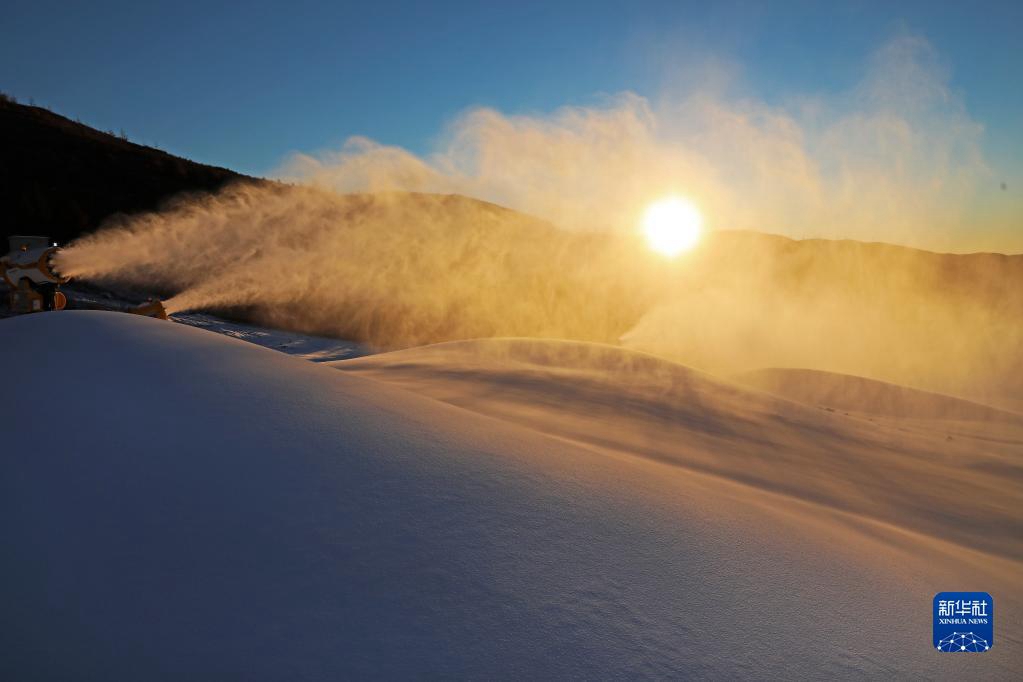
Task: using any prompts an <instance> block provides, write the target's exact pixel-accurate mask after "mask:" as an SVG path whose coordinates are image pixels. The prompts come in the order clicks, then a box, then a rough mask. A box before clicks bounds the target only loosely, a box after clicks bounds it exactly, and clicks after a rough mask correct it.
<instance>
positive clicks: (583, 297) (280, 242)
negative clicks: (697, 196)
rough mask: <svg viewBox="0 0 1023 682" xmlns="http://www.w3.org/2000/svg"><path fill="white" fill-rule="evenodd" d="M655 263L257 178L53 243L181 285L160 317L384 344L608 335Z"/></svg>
mask: <svg viewBox="0 0 1023 682" xmlns="http://www.w3.org/2000/svg"><path fill="white" fill-rule="evenodd" d="M630 250H634V251H636V253H635V254H634V255H633V256H632V257H630V255H629V251H630ZM655 260H657V259H656V258H653V257H652V256H651V254H649V253H648V252H647V251H646V250H645V249H643V248H642V247H641V245H640V244H639V243H638V240H636V239H635V238H633V239H619V238H616V237H613V236H611V235H607V234H600V235H598V234H588V233H570V232H565V231H563V230H559V229H557V228H555V227H554V226H552V225H550V224H548V223H545V222H543V221H540V220H537V219H534V218H530V217H528V216H525V215H522V214H520V213H517V212H514V211H509V210H507V209H503V208H501V207H498V206H495V205H492V204H487V203H484V202H480V201H475V200H471V199H468V198H465V197H458V196H440V195H426V194H411V193H384V194H375V195H346V196H339V195H336V194H334V193H332V192H326V191H321V190H317V189H310V188H304V187H289V186H283V185H273V184H269V183H266V184H261V185H252V184H238V185H235V186H233V187H230V188H228V189H226V190H224V191H222V192H221V193H220V194H218V195H216V196H207V197H203V198H200V199H197V200H192V201H185V202H182V203H180V204H179V205H177V206H175V207H172V208H170V209H168V210H166V211H164V212H160V213H152V214H148V215H145V216H141V217H137V218H134V219H131V220H128V221H126V222H125V223H124V224H122V225H112V226H110V227H108V228H107V229H105V230H103V231H101V232H99V233H97V234H95V235H93V236H90V237H86V238H84V239H82V240H80V241H78V242H76V243H75V244H74V245H72V246H71V247H70V248H68V249H66V250H65V251H63V252H62V253H61V257H60V267H61V269H62V271H63V272H65V273H67V274H69V275H72V276H76V277H80V278H88V279H93V280H98V281H106V282H110V283H119V284H130V285H136V286H150V287H158V288H161V289H164V290H170V291H176V292H180V293H178V295H176V296H173V297H172V298H170V299H169V300H167V301H166V307H167V310H168V312H170V313H173V312H177V311H181V310H194V309H203V308H205V309H209V308H245V309H247V310H249V311H250V312H251V313H252V314H254V315H255V316H256V317H257V319H259V320H260V321H262V322H265V323H269V324H274V325H277V326H285V327H289V328H293V329H299V330H304V331H310V332H319V333H327V334H333V335H338V336H345V337H349V338H356V339H360V340H363V341H367V342H369V343H372V344H375V345H377V346H380V347H386V348H393V347H400V346H408V345H415V344H420V343H428V342H433V341H438V340H447V339H456V338H468V337H478V336H500V335H516V336H553V337H564V338H584V339H591V340H601V341H614V340H615V339H617V338H618V336H620V335H621V334H622V333H624V332H625V331H627V330H628V329H629V328H630V327H631V325H632V324H634V323H635V322H636V321H637V320H638V319H639V317H640V316H641V314H642V311H643V310H644V309H646V308H647V307H649V305H650V302H651V301H652V300H653V299H652V295H653V289H652V287H651V277H650V275H651V274H652V273H653V272H655V271H656V269H657V268H656V267H651V261H655ZM655 265H656V264H655Z"/></svg>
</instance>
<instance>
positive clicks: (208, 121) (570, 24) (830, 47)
mask: <svg viewBox="0 0 1023 682" xmlns="http://www.w3.org/2000/svg"><path fill="white" fill-rule="evenodd" d="M712 5H713V6H712ZM1021 26H1023V3H1019V2H1005V3H988V2H962V3H959V2H956V3H935V2H906V3H892V2H845V3H803V2H790V3H778V2H772V3H753V2H739V3H706V2H698V3H685V2H663V3H657V2H653V3H643V2H620V3H609V2H599V1H596V0H591V1H590V2H561V3H557V2H541V3H530V2H514V3H486V2H478V1H475V2H437V3H421V2H420V3H394V2H373V3H343V2H304V1H295V2H286V3H283V2H282V3H275V2H263V1H259V0H257V1H253V2H248V3H237V4H234V3H225V2H218V1H217V0H207V1H206V2H202V3H194V2H188V1H187V0H182V1H180V2H175V3H140V2H89V3H65V4H56V3H51V2H39V1H33V2H24V1H20V2H19V1H17V0H15V1H14V2H10V1H9V2H7V3H5V10H4V13H3V20H2V22H0V89H2V90H3V91H5V92H8V93H10V94H13V95H15V96H16V97H18V98H19V99H21V100H23V101H24V100H28V99H29V98H31V99H33V100H34V101H35V102H36V103H39V104H43V105H45V106H48V107H50V108H52V109H54V110H55V111H58V112H60V113H63V114H65V115H68V116H70V117H72V118H75V117H77V118H79V119H81V120H82V121H83V122H85V123H88V124H90V125H93V126H96V127H98V128H103V129H113V130H120V129H124V130H125V131H126V132H127V133H128V135H129V136H130V137H131V138H132V139H135V140H137V141H140V142H143V143H155V144H158V145H159V146H160V147H162V148H164V149H167V150H168V151H171V152H173V153H176V154H180V155H183V156H186V157H189V158H193V159H196V160H199V161H203V162H207V163H213V164H217V165H222V166H228V167H231V168H234V169H237V170H240V171H243V172H248V173H254V174H263V173H267V172H269V171H271V170H272V169H274V168H275V167H277V166H278V165H279V164H280V163H281V161H282V160H283V159H284V158H285V157H286V156H287V155H288V154H289V153H290V152H293V151H298V150H304V151H315V150H319V149H325V148H336V147H338V146H340V144H341V143H342V142H343V141H344V140H345V139H346V138H347V137H349V136H350V135H365V136H367V137H370V138H373V139H376V140H379V141H381V142H384V143H388V144H396V145H400V146H403V147H406V148H408V149H411V150H412V151H414V152H417V153H422V152H423V151H425V150H428V149H429V148H430V145H431V143H432V141H433V139H434V138H435V136H436V135H437V134H438V133H439V132H440V131H442V130H443V128H444V126H445V124H446V123H447V122H449V121H450V120H451V119H452V118H453V117H455V116H457V115H458V114H459V112H461V111H463V110H465V109H466V108H467V107H470V106H475V105H485V106H492V107H495V108H497V109H499V110H501V111H504V112H506V113H516V112H537V111H549V110H552V109H554V108H556V107H558V106H561V105H564V104H580V103H582V104H585V103H587V102H590V101H591V100H592V98H593V97H594V96H595V95H599V94H600V93H614V92H618V91H623V90H631V91H634V92H637V93H639V94H641V95H644V96H647V97H655V96H656V95H657V93H658V92H659V91H660V90H661V89H663V88H664V87H665V86H666V83H667V82H669V81H671V80H672V79H673V78H675V76H676V75H677V72H679V71H680V70H685V67H686V65H688V64H692V63H693V62H695V61H699V60H708V59H710V60H715V61H721V62H723V63H727V64H729V65H732V66H733V67H734V68H735V69H736V70H737V71H738V72H739V73H740V74H741V76H740V77H741V79H742V82H743V87H744V88H745V89H746V91H747V92H748V93H750V94H751V95H753V96H756V97H758V98H760V99H762V100H763V101H765V102H769V103H770V102H773V101H781V100H784V99H785V98H787V97H791V96H793V95H797V94H800V93H829V92H835V91H842V90H844V89H847V88H849V87H851V86H852V85H854V84H855V82H856V81H857V78H858V77H859V76H860V74H861V72H862V71H863V69H864V68H865V67H864V63H865V59H866V58H867V56H868V55H869V54H870V53H871V51H872V50H874V49H876V48H877V47H878V46H879V45H881V44H883V43H884V41H886V40H888V39H889V38H890V37H891V36H892V35H894V34H898V33H900V32H907V31H908V32H912V33H914V34H917V35H921V36H923V37H925V38H926V39H927V40H929V41H930V42H931V43H932V44H933V45H934V47H935V48H936V49H937V51H938V54H939V56H940V59H941V61H942V64H943V65H944V66H945V67H946V68H947V69H948V70H949V73H950V78H951V85H952V88H953V90H954V91H955V92H956V93H957V94H958V95H960V96H961V97H962V99H963V101H964V102H965V103H966V106H967V109H968V111H969V114H970V115H971V117H973V118H974V119H975V120H977V121H979V122H980V123H982V124H983V125H984V127H985V137H984V149H985V153H986V156H987V157H988V160H989V162H990V163H991V164H992V165H994V166H996V168H997V169H998V171H999V172H1001V173H1002V174H1005V175H1007V176H1009V177H1013V178H1015V177H1023V173H1021V172H1020V169H1019V167H1018V166H1019V164H1020V163H1023V162H1021V161H1019V159H1023V88H1021V87H1020V86H1019V84H1020V83H1021V82H1023V76H1021V75H1020V73H1019V71H1020V68H1021V66H1023V47H1021V45H1023V40H1021V39H1020V35H1019V30H1020V27H1021Z"/></svg>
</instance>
